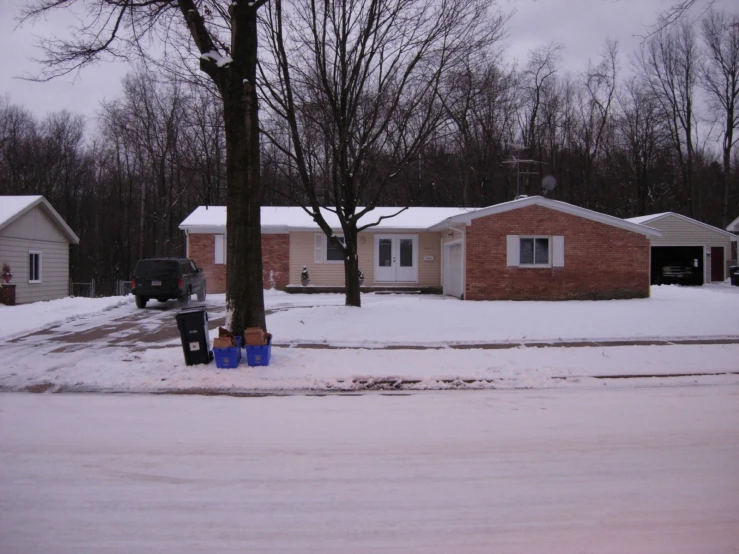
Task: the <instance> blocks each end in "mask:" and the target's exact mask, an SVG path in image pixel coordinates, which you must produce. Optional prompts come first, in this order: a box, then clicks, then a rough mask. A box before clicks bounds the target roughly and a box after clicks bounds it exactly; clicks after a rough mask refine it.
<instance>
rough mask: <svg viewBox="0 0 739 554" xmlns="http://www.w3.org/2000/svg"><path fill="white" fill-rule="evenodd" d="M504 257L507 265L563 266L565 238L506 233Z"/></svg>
mask: <svg viewBox="0 0 739 554" xmlns="http://www.w3.org/2000/svg"><path fill="white" fill-rule="evenodd" d="M506 257H507V265H508V266H509V267H564V266H565V238H564V237H563V236H561V235H557V236H551V237H537V236H519V235H507V236H506Z"/></svg>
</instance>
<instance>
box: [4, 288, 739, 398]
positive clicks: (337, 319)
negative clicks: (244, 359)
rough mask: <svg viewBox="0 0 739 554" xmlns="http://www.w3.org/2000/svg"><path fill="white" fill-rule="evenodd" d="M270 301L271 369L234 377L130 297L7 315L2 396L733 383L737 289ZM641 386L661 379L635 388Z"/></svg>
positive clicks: (217, 305) (157, 311)
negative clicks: (196, 356) (606, 296)
mask: <svg viewBox="0 0 739 554" xmlns="http://www.w3.org/2000/svg"><path fill="white" fill-rule="evenodd" d="M265 300H266V307H267V309H268V311H269V315H268V316H267V324H268V327H269V330H270V332H272V333H273V335H274V347H273V354H272V363H271V364H270V366H269V367H259V368H250V367H248V366H246V365H245V364H243V363H242V365H241V366H240V367H239V368H237V369H235V370H220V369H218V368H216V367H215V364H210V365H208V366H193V367H188V366H186V365H185V363H184V359H183V354H182V350H181V347H180V342H179V338H177V334H176V324H175V314H176V312H177V309H178V308H177V306H176V304H175V303H168V304H164V305H156V304H155V305H154V306H153V307H152V308H147V309H146V310H137V309H136V308H135V306H134V302H133V298H131V297H128V298H114V299H97V300H89V299H64V300H60V301H55V302H48V303H38V304H32V305H27V306H17V307H14V308H8V307H0V321H2V324H1V325H0V337H4V341H3V342H2V343H0V355H2V356H3V359H4V360H5V362H4V363H3V364H2V366H1V367H0V388H3V389H5V390H29V388H30V389H34V388H36V389H37V390H38V387H40V388H41V389H45V388H48V389H52V390H108V391H182V390H193V389H205V390H208V391H215V392H249V391H264V390H268V391H278V390H299V389H302V390H305V389H313V390H327V389H328V390H357V389H362V388H377V387H386V388H387V387H393V386H400V385H401V384H402V386H403V388H417V389H430V388H460V387H466V388H522V387H524V388H528V387H547V388H550V387H568V386H580V387H582V386H602V385H603V383H607V384H611V385H615V386H634V384H635V383H636V381H634V380H623V379H605V380H604V379H599V380H597V381H596V380H595V379H596V378H602V377H622V376H650V375H676V374H682V375H685V376H683V377H677V378H672V379H671V380H669V382H670V383H676V382H689V383H693V382H696V381H698V380H699V381H700V382H701V383H715V382H737V381H739V375H737V373H736V372H737V371H739V287H730V286H727V285H714V286H705V287H701V288H682V287H674V286H669V287H653V289H652V297H651V298H649V299H643V300H613V301H602V302H577V301H572V302H461V301H459V300H456V299H453V298H446V297H440V296H415V295H381V294H368V295H363V297H362V300H363V307H362V308H348V307H345V306H343V302H344V298H343V296H342V295H337V294H326V295H291V294H286V293H281V292H276V291H268V292H267V294H266V296H265ZM207 306H208V309H209V313H210V315H211V320H212V321H215V320H218V318H222V317H223V315H224V314H225V309H224V297H223V295H214V296H211V297H209V298H208V301H207ZM30 331H34V332H33V333H30ZM212 333H215V331H213V332H212ZM614 341H615V342H616V343H617V345H615V344H613V343H614ZM675 342H677V343H678V344H673V343H675ZM696 374H702V375H701V376H700V377H695V376H694V375H696ZM706 374H718V375H712V376H707V375H706ZM688 375H689V376H688ZM647 382H648V383H649V384H654V383H664V382H667V380H665V379H654V378H653V379H650V380H647V379H642V380H639V381H638V383H639V384H643V383H647Z"/></svg>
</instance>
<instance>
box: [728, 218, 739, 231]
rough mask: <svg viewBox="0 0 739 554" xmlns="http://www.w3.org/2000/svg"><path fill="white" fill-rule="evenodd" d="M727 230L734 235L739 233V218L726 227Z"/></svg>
mask: <svg viewBox="0 0 739 554" xmlns="http://www.w3.org/2000/svg"><path fill="white" fill-rule="evenodd" d="M726 230H727V231H730V232H732V233H739V217H737V218H736V219H735V220H734V221H732V222H731V223H729V224H728V225H727V226H726Z"/></svg>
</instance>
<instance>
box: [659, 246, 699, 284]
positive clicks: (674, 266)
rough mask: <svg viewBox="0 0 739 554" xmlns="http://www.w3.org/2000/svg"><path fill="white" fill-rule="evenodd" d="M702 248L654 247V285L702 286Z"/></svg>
mask: <svg viewBox="0 0 739 554" xmlns="http://www.w3.org/2000/svg"><path fill="white" fill-rule="evenodd" d="M703 275H704V273H703V247H702V246H653V247H652V284H653V285H663V284H664V285H702V284H703Z"/></svg>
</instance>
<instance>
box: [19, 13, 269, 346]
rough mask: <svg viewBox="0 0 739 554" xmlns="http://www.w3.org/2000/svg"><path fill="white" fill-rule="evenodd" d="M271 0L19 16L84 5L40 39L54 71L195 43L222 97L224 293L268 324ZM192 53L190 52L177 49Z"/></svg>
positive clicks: (257, 322) (235, 311)
mask: <svg viewBox="0 0 739 554" xmlns="http://www.w3.org/2000/svg"><path fill="white" fill-rule="evenodd" d="M266 2H267V0H233V1H232V2H230V3H228V6H226V4H227V3H226V2H222V1H220V0H145V1H141V0H35V1H33V2H32V3H31V4H30V6H29V7H28V8H27V9H26V10H25V11H24V12H23V17H22V21H24V22H25V21H28V20H32V19H36V18H39V17H43V16H46V15H47V14H48V13H50V12H53V11H56V10H62V9H68V8H72V7H79V8H81V9H82V10H83V12H84V13H85V14H86V15H87V18H86V19H83V20H82V21H81V22H80V24H79V25H78V26H77V27H76V28H75V29H73V31H72V35H71V36H70V37H66V38H55V39H52V40H48V41H45V42H43V43H42V48H43V52H44V57H43V60H42V62H43V64H44V67H45V71H44V73H43V74H42V76H41V78H42V79H51V78H53V77H55V76H58V75H64V74H67V73H70V72H73V71H78V70H80V69H82V68H84V67H86V66H87V65H89V64H91V63H93V62H95V61H97V60H98V59H100V58H102V57H105V56H106V55H107V56H124V57H128V56H140V57H143V58H147V59H155V58H156V56H154V55H151V54H150V53H149V51H148V50H149V49H151V48H153V49H154V50H155V51H156V49H157V47H156V46H151V45H152V42H150V41H153V43H154V44H157V41H159V40H161V41H162V44H163V46H164V48H165V50H166V49H172V48H175V50H176V49H177V47H180V48H181V47H182V44H183V36H186V37H187V40H188V42H189V45H190V47H192V46H194V47H195V50H196V56H198V57H193V58H190V61H194V60H197V61H198V63H199V67H200V70H201V71H202V72H203V73H205V74H206V75H207V76H208V77H209V78H210V79H211V80H212V82H213V83H214V85H215V87H216V88H217V90H218V93H219V95H220V97H221V101H222V103H223V117H224V122H225V131H226V176H227V177H226V179H227V185H228V193H227V207H228V214H229V216H228V221H227V235H228V242H227V244H228V246H227V248H228V260H229V263H228V266H227V293H226V301H227V306H228V308H229V310H230V311H231V312H232V322H231V323H232V327H233V331H234V332H236V333H241V332H242V331H243V330H244V328H245V327H247V326H258V327H262V328H266V323H265V317H264V294H263V289H262V286H263V284H262V249H261V228H260V227H261V226H260V198H261V186H260V180H259V128H258V114H257V90H256V65H257V45H258V37H257V13H258V10H259V8H260V7H262V6H263V5H264V4H265V3H266ZM177 51H178V52H179V53H180V55H181V56H182V57H183V58H184V59H187V55H188V52H183V51H182V50H181V49H180V50H177Z"/></svg>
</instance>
